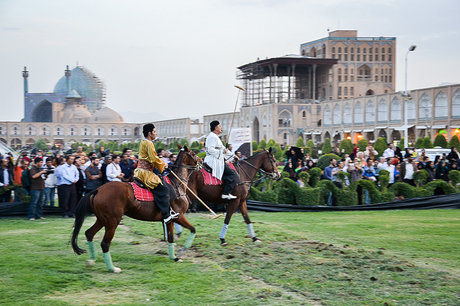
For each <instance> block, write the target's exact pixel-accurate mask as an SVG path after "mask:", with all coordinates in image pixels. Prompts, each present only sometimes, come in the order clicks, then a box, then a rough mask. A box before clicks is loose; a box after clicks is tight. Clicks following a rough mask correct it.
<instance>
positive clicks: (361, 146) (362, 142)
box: [357, 138, 369, 152]
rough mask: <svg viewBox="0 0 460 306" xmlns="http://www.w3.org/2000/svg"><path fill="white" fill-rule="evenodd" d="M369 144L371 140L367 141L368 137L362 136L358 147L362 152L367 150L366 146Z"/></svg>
mask: <svg viewBox="0 0 460 306" xmlns="http://www.w3.org/2000/svg"><path fill="white" fill-rule="evenodd" d="M368 145H369V142H368V141H367V139H365V138H361V139H360V140H359V141H358V144H357V146H358V148H359V150H360V151H361V152H364V151H366V147H367V146H368Z"/></svg>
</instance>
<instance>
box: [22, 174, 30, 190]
mask: <svg viewBox="0 0 460 306" xmlns="http://www.w3.org/2000/svg"><path fill="white" fill-rule="evenodd" d="M21 183H22V187H24V188H26V189H29V188H30V170H29V169H25V170H24V171H22V174H21Z"/></svg>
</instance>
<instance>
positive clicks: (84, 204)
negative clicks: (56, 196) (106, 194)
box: [72, 189, 97, 255]
mask: <svg viewBox="0 0 460 306" xmlns="http://www.w3.org/2000/svg"><path fill="white" fill-rule="evenodd" d="M96 194H97V189H96V190H93V191H91V192H90V193H88V194H87V195H85V196H84V197H83V198H81V200H80V202H78V205H77V209H76V211H75V224H74V228H73V233H72V248H73V251H74V252H75V253H76V254H77V255H81V254H83V253H86V250H83V249H80V248H79V247H78V244H77V237H78V233H80V229H81V226H82V225H83V221H84V220H85V217H86V215H88V214H89V213H91V212H93V209H92V208H91V205H92V202H93V200H94V197H95V196H96Z"/></svg>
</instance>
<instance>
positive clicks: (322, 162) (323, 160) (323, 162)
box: [317, 153, 341, 170]
mask: <svg viewBox="0 0 460 306" xmlns="http://www.w3.org/2000/svg"><path fill="white" fill-rule="evenodd" d="M331 159H335V160H337V161H339V160H340V159H341V157H340V156H338V155H335V154H333V153H329V154H324V155H323V156H321V157H320V158H319V159H318V164H317V167H318V168H321V169H322V170H324V168H326V167H327V166H329V163H330V161H331Z"/></svg>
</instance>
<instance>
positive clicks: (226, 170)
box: [204, 120, 239, 200]
mask: <svg viewBox="0 0 460 306" xmlns="http://www.w3.org/2000/svg"><path fill="white" fill-rule="evenodd" d="M210 127H211V132H210V133H209V135H208V137H207V138H206V144H205V147H206V157H205V158H204V162H205V163H206V164H207V165H208V166H209V167H211V168H212V176H214V177H215V178H217V179H219V180H222V182H223V183H224V191H223V194H222V196H221V197H222V199H226V200H233V199H236V196H234V195H233V194H231V192H232V190H233V188H234V187H235V186H236V184H237V183H238V181H239V177H238V174H237V173H236V172H235V171H234V170H233V169H232V168H230V167H229V166H228V165H227V163H226V162H225V159H226V158H228V157H229V155H226V154H228V153H229V152H231V151H229V150H228V149H226V148H225V147H224V145H223V144H222V141H221V140H220V138H219V136H218V135H219V134H222V126H221V125H220V123H219V121H217V120H215V121H212V122H211V124H210ZM230 156H232V157H233V154H230Z"/></svg>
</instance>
